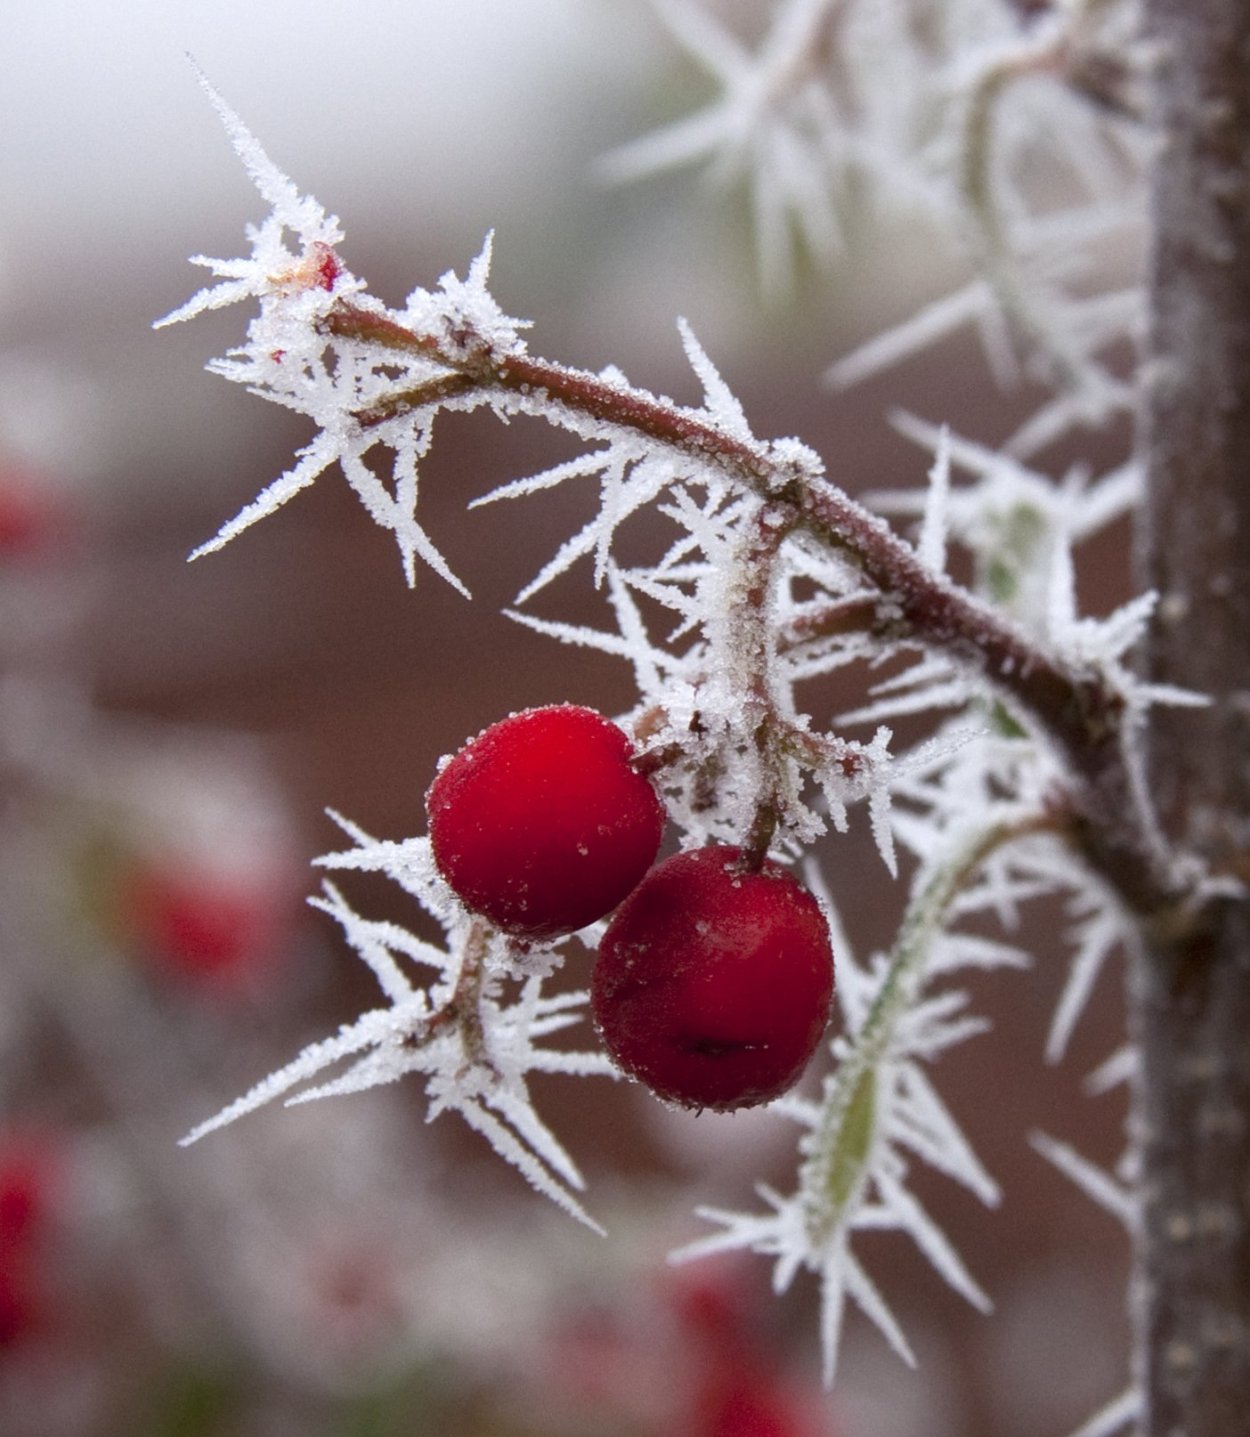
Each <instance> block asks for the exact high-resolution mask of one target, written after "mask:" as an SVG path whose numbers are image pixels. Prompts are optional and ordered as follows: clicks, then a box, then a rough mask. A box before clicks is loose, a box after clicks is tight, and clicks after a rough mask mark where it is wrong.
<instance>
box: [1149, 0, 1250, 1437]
mask: <svg viewBox="0 0 1250 1437" xmlns="http://www.w3.org/2000/svg"><path fill="white" fill-rule="evenodd" d="M1145 8H1146V19H1147V25H1148V29H1149V31H1150V33H1151V35H1152V37H1153V39H1154V40H1155V41H1156V42H1157V44H1158V69H1157V75H1156V81H1157V83H1156V90H1155V93H1156V97H1157V98H1156V119H1157V122H1158V125H1159V133H1160V136H1161V141H1162V143H1161V149H1160V151H1159V154H1158V157H1157V161H1156V173H1155V182H1154V193H1153V227H1154V233H1155V239H1154V252H1153V261H1152V272H1151V336H1150V342H1151V353H1152V358H1151V361H1150V367H1149V383H1148V387H1147V396H1146V431H1145V443H1146V454H1147V469H1148V500H1147V505H1146V510H1145V514H1144V516H1143V521H1142V525H1141V533H1140V547H1139V554H1140V559H1141V568H1142V578H1143V580H1144V582H1145V583H1146V584H1148V585H1149V586H1151V587H1153V588H1155V589H1156V590H1158V592H1159V594H1160V606H1159V614H1158V623H1157V625H1156V628H1155V636H1154V638H1153V640H1152V644H1151V650H1150V655H1149V666H1150V670H1151V674H1152V676H1153V677H1154V678H1155V679H1157V680H1159V681H1162V682H1168V683H1175V684H1180V685H1183V686H1185V687H1188V688H1195V689H1199V690H1202V691H1204V692H1206V693H1207V694H1209V695H1210V696H1211V697H1212V699H1213V703H1212V706H1211V707H1210V708H1209V709H1207V710H1205V711H1200V712H1197V711H1194V710H1171V711H1166V710H1165V711H1159V712H1157V713H1156V721H1155V722H1154V723H1153V724H1152V729H1151V735H1150V748H1151V752H1150V775H1151V785H1152V788H1153V790H1154V793H1155V795H1156V797H1157V800H1158V802H1159V806H1160V813H1161V817H1162V820H1163V823H1164V825H1165V827H1166V829H1167V831H1168V833H1169V835H1170V836H1172V837H1173V838H1174V839H1175V841H1176V842H1177V843H1179V844H1181V845H1183V846H1184V847H1186V848H1188V849H1189V850H1191V851H1193V852H1196V853H1197V854H1199V855H1201V857H1202V858H1203V859H1205V861H1206V862H1207V863H1208V864H1209V865H1210V867H1211V870H1212V871H1213V872H1214V873H1216V874H1224V875H1229V876H1232V877H1240V878H1246V879H1250V82H1248V79H1247V77H1248V76H1250V5H1247V4H1246V3H1245V0H1146V7H1145ZM1130 987H1131V994H1132V1012H1133V1023H1134V1028H1135V1037H1136V1038H1137V1040H1138V1042H1139V1045H1140V1051H1141V1054H1142V1073H1141V1080H1140V1084H1139V1091H1138V1105H1137V1126H1138V1132H1137V1139H1138V1152H1139V1156H1140V1161H1141V1164H1142V1168H1141V1183H1142V1199H1143V1204H1142V1217H1141V1231H1140V1235H1139V1253H1138V1265H1137V1289H1136V1290H1137V1297H1138V1301H1137V1319H1138V1323H1139V1328H1138V1338H1139V1345H1138V1353H1139V1365H1140V1371H1139V1374H1138V1375H1139V1377H1140V1379H1141V1382H1142V1387H1143V1392H1144V1395H1145V1398H1146V1408H1147V1410H1146V1414H1145V1417H1144V1419H1143V1423H1142V1431H1143V1433H1144V1434H1146V1437H1181V1434H1184V1437H1244V1434H1245V1433H1246V1432H1250V905H1248V904H1247V902H1246V901H1243V900H1241V899H1239V898H1236V897H1226V898H1221V899H1218V900H1214V901H1212V902H1210V903H1208V904H1207V905H1206V906H1205V907H1204V908H1203V909H1202V910H1201V911H1200V912H1197V913H1195V914H1194V915H1193V917H1192V920H1191V921H1189V922H1187V923H1184V924H1178V925H1176V926H1174V927H1172V929H1171V931H1168V932H1153V933H1150V934H1148V935H1147V942H1146V945H1145V949H1144V953H1143V955H1142V958H1141V961H1140V962H1139V963H1138V964H1137V965H1136V966H1135V970H1134V973H1133V975H1132V980H1131V984H1130Z"/></svg>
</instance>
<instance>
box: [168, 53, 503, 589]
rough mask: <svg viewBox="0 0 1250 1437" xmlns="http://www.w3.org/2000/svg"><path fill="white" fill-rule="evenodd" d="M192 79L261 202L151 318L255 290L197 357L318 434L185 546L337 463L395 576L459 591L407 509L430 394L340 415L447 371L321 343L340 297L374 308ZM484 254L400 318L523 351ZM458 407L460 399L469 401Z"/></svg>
mask: <svg viewBox="0 0 1250 1437" xmlns="http://www.w3.org/2000/svg"><path fill="white" fill-rule="evenodd" d="M197 73H198V72H197ZM199 80H200V84H201V85H202V86H203V88H204V90H205V92H206V93H207V95H208V97H209V100H210V101H211V102H212V105H213V107H214V109H215V110H216V111H217V114H218V116H219V117H220V119H221V121H222V124H223V125H224V126H225V128H226V132H227V134H228V135H229V137H230V142H231V144H232V145H233V147H234V150H235V153H236V154H237V155H238V156H239V158H240V160H242V162H243V164H244V166H245V168H246V169H247V172H248V175H249V176H250V177H251V179H252V182H253V183H254V184H255V186H256V188H257V189H258V190H259V191H260V194H261V197H262V198H263V199H264V200H265V201H266V202H267V203H268V204H269V205H270V207H271V208H270V213H269V215H268V216H267V217H266V218H265V220H264V221H263V222H262V223H261V224H259V225H254V226H249V228H248V238H249V240H250V241H251V246H252V251H251V254H250V256H248V257H247V258H243V259H234V260H221V259H210V258H207V257H205V256H203V255H197V256H195V257H194V259H193V261H192V262H193V263H195V264H200V265H203V266H205V267H206V268H208V269H210V270H211V271H212V272H213V274H214V275H216V276H217V277H218V278H219V279H220V280H221V283H219V284H216V285H212V286H209V287H207V288H205V289H202V290H200V291H199V293H198V294H196V295H194V296H193V297H192V298H191V299H189V300H188V301H187V302H186V303H185V304H184V305H182V306H181V307H180V308H178V309H176V310H174V311H173V312H172V313H171V314H169V315H167V316H166V317H165V318H164V319H162V320H158V321H157V326H156V327H157V328H159V327H161V326H163V325H167V324H174V323H176V322H177V321H179V320H184V319H191V318H194V317H195V316H196V315H198V314H203V313H204V312H205V311H207V310H211V309H221V308H223V307H225V306H226V305H230V304H235V303H237V302H238V301H240V300H246V299H256V300H258V301H259V303H260V313H259V314H258V315H257V316H256V318H254V319H253V320H252V321H251V322H250V323H249V325H248V331H247V343H246V344H245V345H244V346H243V347H242V348H240V349H238V350H234V351H232V352H231V353H230V354H229V355H227V356H226V357H225V358H224V359H218V360H214V361H212V362H211V363H210V364H209V366H208V367H209V369H210V370H211V371H212V372H213V373H215V374H220V375H221V376H222V377H223V378H225V379H229V380H232V381H233V382H235V383H237V384H244V385H246V386H247V387H248V388H249V389H250V390H251V392H252V393H254V394H257V395H259V396H260V397H262V398H265V399H269V400H272V401H273V402H274V403H276V404H281V405H283V406H284V407H286V408H288V409H293V410H295V411H296V412H297V413H300V414H307V415H308V416H309V417H310V418H311V419H312V420H313V421H314V422H315V423H316V424H317V426H318V429H319V433H318V434H317V435H316V437H315V438H314V439H313V440H312V441H311V442H310V443H309V444H308V445H306V446H305V447H304V449H303V450H301V451H300V454H299V462H298V463H297V464H295V466H294V467H293V468H291V469H288V470H287V472H286V473H285V474H283V475H281V476H280V477H279V478H278V479H275V480H274V481H273V483H272V484H270V485H269V486H268V487H267V488H266V489H265V490H264V491H263V492H262V493H261V494H259V495H258V496H257V497H256V499H254V500H253V501H252V502H251V503H250V504H248V505H247V506H246V507H245V508H244V509H243V510H242V511H241V512H240V513H239V514H238V515H236V516H235V518H233V519H232V520H230V521H229V522H228V523H227V524H225V525H223V526H222V528H221V529H220V530H219V532H218V533H217V535H216V536H215V537H214V538H212V539H210V540H208V541H207V542H206V543H204V544H202V545H200V547H199V548H197V549H196V550H195V551H194V553H193V554H192V555H191V557H192V558H197V557H199V556H200V555H202V554H208V553H212V552H213V551H214V550H216V549H220V548H221V547H222V546H223V545H224V544H226V543H228V542H229V541H230V540H231V539H233V538H234V537H235V536H236V535H238V534H240V533H242V532H243V530H244V529H247V528H249V527H250V526H251V525H252V524H254V523H256V521H257V520H258V519H262V518H264V517H265V516H266V515H268V514H272V513H273V512H274V510H276V509H278V508H279V507H280V506H281V505H283V504H285V503H286V502H287V501H288V500H289V499H291V498H293V497H294V496H295V495H296V494H298V493H299V491H300V490H301V489H306V488H307V487H308V486H309V485H310V484H312V483H313V482H314V480H316V479H317V478H318V477H319V476H320V475H321V474H323V473H324V472H325V471H326V470H327V469H328V468H329V467H330V466H331V465H332V464H334V463H335V462H336V461H337V462H338V464H339V465H340V466H341V467H342V470H343V473H344V475H345V476H346V478H347V481H348V483H349V484H350V485H351V487H352V488H353V489H354V490H355V491H356V494H357V495H358V496H359V498H360V500H361V502H362V503H363V504H364V506H365V508H366V510H368V512H369V514H370V515H371V517H372V518H373V519H374V520H375V521H376V522H377V523H378V524H380V525H381V526H382V527H383V528H385V529H389V530H390V531H391V532H392V533H393V534H394V535H395V539H396V542H397V544H398V545H399V550H400V554H401V556H402V559H403V564H404V572H405V575H406V577H407V579H408V582H409V584H412V583H414V582H415V576H416V559H417V557H418V556H419V557H420V558H422V559H423V560H424V561H425V562H426V563H427V564H429V566H430V567H431V568H432V569H433V570H434V571H435V572H436V573H438V574H440V575H441V576H442V577H443V578H444V579H445V580H446V581H447V582H448V583H449V584H451V585H452V586H453V587H454V588H456V589H458V590H459V591H460V592H461V593H462V594H464V595H465V596H466V597H467V596H468V590H467V589H466V588H465V587H464V585H463V584H462V583H461V582H460V580H459V579H458V578H457V577H456V576H455V575H454V574H453V573H452V571H451V569H450V567H449V565H448V564H447V561H446V560H445V559H444V557H443V556H442V554H441V553H440V552H439V550H438V549H437V548H436V546H435V545H434V544H433V542H432V541H431V540H430V538H429V536H428V535H427V534H426V532H425V530H424V529H423V528H422V527H421V525H420V524H419V523H418V522H417V518H416V503H417V464H418V461H419V460H420V458H421V457H422V456H423V455H424V454H425V453H426V451H427V450H428V448H429V443H430V438H431V425H432V421H433V416H434V413H435V412H436V410H437V408H438V407H440V406H439V405H438V404H434V405H432V406H431V407H429V408H428V409H422V408H417V409H416V411H415V412H408V413H406V414H405V415H403V416H402V417H401V418H398V419H392V420H390V421H389V422H388V421H385V420H384V421H382V422H379V423H376V424H371V425H368V426H366V425H362V424H361V422H360V421H359V420H358V419H357V418H356V417H354V416H355V415H356V414H358V413H359V412H360V411H361V410H363V409H369V408H370V407H372V406H375V405H377V404H379V403H381V402H384V401H385V400H386V399H387V398H388V397H389V396H391V395H393V394H395V393H397V392H408V393H410V392H412V391H414V390H419V389H420V388H421V387H422V386H432V387H433V388H434V389H435V390H437V387H438V381H439V380H440V379H441V380H446V378H447V377H448V374H449V371H448V370H447V369H446V367H445V366H442V365H439V364H438V363H436V362H435V361H432V360H430V359H428V358H425V357H423V356H422V355H421V354H420V353H414V352H401V351H398V350H394V351H385V352H384V355H383V358H382V359H381V360H380V359H379V356H378V353H377V349H376V347H373V346H367V345H362V344H352V343H344V342H338V343H336V344H334V345H333V346H332V347H331V346H330V345H329V344H328V342H327V338H328V336H327V331H326V327H325V321H326V317H327V316H328V315H329V313H330V311H331V310H332V309H333V308H334V307H335V306H341V305H342V303H343V302H344V301H350V302H351V303H352V304H353V305H355V306H357V307H358V308H359V310H360V311H361V312H363V313H366V314H368V315H370V316H372V317H375V318H377V319H380V320H383V321H384V320H385V318H386V313H387V312H386V310H385V309H384V308H383V306H382V305H381V304H379V303H378V301H376V300H374V299H372V298H371V297H370V296H369V295H368V294H366V293H365V288H364V284H363V282H362V281H360V280H359V279H357V278H356V277H355V276H354V275H353V274H352V273H351V271H350V270H348V269H347V268H346V267H345V266H344V265H343V263H342V261H341V259H340V258H339V255H338V252H337V249H336V246H337V245H338V244H339V243H340V242H341V241H342V239H343V231H342V230H341V229H340V227H339V222H338V220H337V218H336V217H335V216H333V215H327V214H326V212H325V210H324V209H323V208H322V206H321V205H320V204H319V203H318V202H317V201H316V200H315V199H313V198H312V196H309V195H305V196H301V195H300V194H299V191H298V190H297V189H296V188H295V186H294V185H293V184H292V183H291V181H290V180H289V179H288V178H287V176H286V175H285V174H283V173H282V171H281V170H279V169H278V167H277V166H276V165H274V164H273V162H272V161H271V160H270V159H269V157H268V156H267V155H266V154H265V152H264V150H263V149H262V148H261V146H260V144H259V142H258V141H257V140H256V138H255V136H253V135H252V133H251V132H250V131H249V130H248V129H247V128H246V126H245V125H244V124H243V122H242V120H240V119H239V117H238V116H237V115H236V114H235V113H234V111H233V110H231V109H230V108H229V106H228V105H227V104H226V103H225V101H224V100H223V99H222V97H221V96H220V95H219V94H218V93H217V91H216V90H215V89H214V88H213V87H212V86H211V85H210V84H209V82H208V81H207V80H206V79H205V78H204V76H203V75H202V74H199ZM288 235H289V236H290V237H291V239H292V241H293V246H292V244H289V243H288V239H287V237H288ZM490 252H491V241H490V238H489V236H488V238H487V241H486V244H485V246H484V248H483V250H482V252H481V254H480V255H479V256H478V258H477V259H476V260H475V261H474V262H473V264H472V265H471V266H470V267H469V272H468V276H467V278H466V279H464V280H460V279H458V278H457V276H456V275H454V274H451V273H449V274H446V275H444V276H443V279H442V281H441V288H440V290H439V291H438V293H437V294H430V293H427V292H426V291H425V290H423V289H418V290H415V291H414V292H413V294H412V295H410V296H409V298H408V302H407V307H406V309H405V310H404V311H403V312H402V317H403V318H404V319H405V320H406V321H408V322H410V323H411V324H413V326H414V327H415V328H416V329H418V330H420V328H421V326H422V325H423V324H424V325H431V326H439V325H446V326H447V327H449V328H454V327H455V326H456V325H461V326H463V325H465V324H466V323H467V324H468V325H469V327H470V328H471V329H472V331H473V332H474V333H476V334H478V335H489V336H490V339H491V342H492V343H493V344H494V346H495V347H496V349H497V351H498V352H501V353H503V352H507V351H509V350H521V349H523V348H524V346H523V345H522V344H521V341H520V340H519V339H518V338H517V334H516V330H517V328H518V327H519V326H520V325H521V324H522V323H523V321H512V320H508V319H506V318H505V317H504V316H503V314H502V312H501V311H500V310H499V307H498V306H497V305H496V304H495V302H494V300H493V299H492V298H491V296H490V294H489V292H488V290H487V288H486V281H487V277H488V275H489V271H490ZM473 402H476V403H480V402H484V401H482V400H481V399H480V398H479V399H477V400H476V401H473ZM464 407H472V403H470V404H468V405H466V406H464ZM377 449H381V450H389V451H390V467H391V475H390V483H389V484H387V483H386V482H384V481H383V480H382V479H381V478H379V477H378V474H377V473H376V472H375V471H374V469H373V467H371V465H370V464H369V463H368V462H367V459H368V457H369V456H370V454H371V452H372V451H374V450H377Z"/></svg>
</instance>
